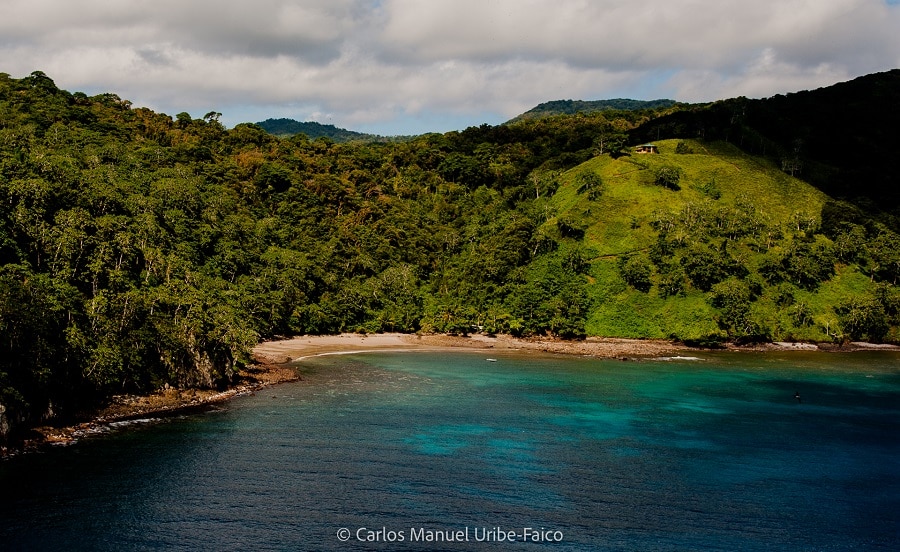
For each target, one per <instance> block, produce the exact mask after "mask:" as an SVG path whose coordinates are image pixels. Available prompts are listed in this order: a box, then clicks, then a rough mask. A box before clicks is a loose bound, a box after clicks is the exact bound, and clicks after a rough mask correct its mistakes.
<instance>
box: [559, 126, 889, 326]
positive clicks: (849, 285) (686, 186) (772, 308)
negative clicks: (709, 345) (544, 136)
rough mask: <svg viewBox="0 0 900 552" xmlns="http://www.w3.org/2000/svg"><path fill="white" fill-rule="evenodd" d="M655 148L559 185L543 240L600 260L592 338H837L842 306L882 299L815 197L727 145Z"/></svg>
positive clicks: (593, 281) (573, 174) (605, 160)
mask: <svg viewBox="0 0 900 552" xmlns="http://www.w3.org/2000/svg"><path fill="white" fill-rule="evenodd" d="M656 145H657V146H658V150H659V154H631V155H625V156H622V157H618V158H616V159H614V158H612V157H610V156H599V157H596V158H594V159H591V160H590V161H588V162H586V163H584V164H582V165H580V166H578V167H576V168H574V169H572V170H570V171H568V172H567V173H565V174H564V175H562V176H561V178H560V182H561V186H560V188H559V189H558V191H557V193H556V195H555V196H554V198H553V203H554V206H555V207H556V212H557V216H556V217H555V218H553V219H550V220H548V221H547V222H546V223H545V231H552V230H556V231H559V230H558V229H559V228H564V229H569V228H571V229H574V230H573V231H574V232H576V233H577V234H578V235H581V233H582V232H583V243H584V245H585V246H587V247H588V248H589V250H590V251H592V254H593V258H592V261H591V265H592V266H591V273H590V283H589V286H588V294H589V296H590V298H591V303H592V305H593V308H592V309H591V312H590V314H589V316H588V319H587V321H586V324H585V330H586V332H587V333H588V334H589V335H605V336H625V337H655V338H677V339H682V340H687V341H697V342H704V341H710V340H712V341H716V340H724V339H733V340H738V341H740V340H757V339H760V340H764V339H776V340H779V339H795V340H830V339H833V338H834V337H835V335H834V332H835V329H836V327H837V326H838V323H837V315H836V313H835V310H834V306H835V305H842V304H844V303H848V302H850V301H851V300H852V299H853V298H855V297H856V298H858V297H870V296H871V297H874V296H875V294H876V293H877V292H878V289H879V288H878V285H876V283H875V282H874V280H873V279H871V278H870V277H869V276H866V275H863V274H862V273H861V269H860V265H859V264H858V263H852V262H841V261H842V260H845V261H846V260H847V259H842V258H841V256H840V255H839V254H838V252H836V244H835V240H833V239H830V238H829V237H827V236H826V235H825V232H824V230H823V229H822V224H821V213H822V209H823V206H824V205H825V204H826V202H828V201H829V198H828V197H827V196H826V195H825V194H823V193H822V192H820V191H819V190H817V189H816V188H814V187H812V186H810V185H809V184H806V183H805V182H803V181H801V180H799V179H796V178H793V177H791V176H789V175H788V174H786V173H784V172H783V171H781V170H779V168H777V167H775V166H773V165H771V164H770V163H768V162H767V161H764V160H760V159H759V158H755V157H752V156H749V155H747V154H745V153H743V152H741V151H740V150H738V149H737V148H734V147H732V146H730V145H728V144H725V143H701V142H692V141H677V140H663V141H660V142H657V143H656ZM676 152H678V153H676ZM672 174H674V175H675V177H674V178H673V177H671V176H669V177H668V178H667V177H666V175H672ZM673 180H675V181H673Z"/></svg>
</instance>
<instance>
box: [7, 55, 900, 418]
mask: <svg viewBox="0 0 900 552" xmlns="http://www.w3.org/2000/svg"><path fill="white" fill-rule="evenodd" d="M661 113H662V112H660V111H654V110H645V111H604V112H600V113H593V114H579V115H574V116H552V117H546V118H540V119H535V120H526V121H522V122H518V123H514V124H508V125H503V126H498V127H491V126H488V125H483V126H481V127H473V128H470V129H467V130H465V131H462V132H451V133H446V134H429V135H424V136H420V137H416V138H414V139H411V140H409V141H405V142H400V143H348V144H337V143H335V142H333V141H331V140H328V139H319V140H314V141H311V140H309V139H308V138H306V137H305V136H297V137H293V138H288V139H282V138H277V137H275V136H272V135H271V134H269V133H267V132H265V131H264V130H263V129H262V128H261V127H259V126H257V125H253V124H243V125H238V126H237V127H235V128H234V129H230V130H229V129H226V128H224V127H223V125H221V124H220V123H219V122H218V117H219V114H217V113H215V112H211V113H209V114H207V116H205V117H204V118H202V119H192V118H191V117H190V116H189V115H188V114H186V113H181V114H178V115H176V116H175V117H174V118H173V117H170V116H168V115H165V114H161V113H154V112H152V111H150V110H148V109H145V108H134V107H133V106H132V105H131V104H130V102H128V101H127V100H124V99H121V98H119V97H118V96H116V95H114V94H101V95H98V96H93V97H88V96H86V95H85V94H81V93H70V92H67V91H64V90H60V89H58V88H57V87H56V85H55V84H54V83H53V81H52V80H51V79H50V78H49V77H47V76H46V75H44V74H42V73H33V74H32V75H31V76H29V77H27V78H23V79H13V78H10V77H9V76H8V75H5V74H0V405H2V406H0V426H2V427H0V433H5V432H6V431H7V430H8V429H9V427H10V424H12V425H16V424H19V423H21V422H25V421H31V422H34V421H39V420H40V419H42V418H46V417H50V416H57V417H59V416H63V417H64V416H68V415H73V414H74V413H76V412H78V411H79V409H81V408H85V407H88V406H90V405H93V404H96V402H98V401H102V400H103V398H104V397H107V396H109V395H110V394H113V393H121V392H140V391H148V390H152V389H155V388H158V387H160V386H163V385H165V384H169V385H174V386H181V387H189V386H201V387H202V386H221V385H225V384H227V383H228V382H229V381H230V379H231V378H232V376H233V373H234V370H235V368H236V366H238V365H239V364H240V363H244V362H247V360H248V353H249V350H250V348H251V347H252V346H253V345H254V344H255V343H257V342H258V341H259V340H260V339H265V338H271V337H275V336H279V335H291V334H315V333H333V332H341V331H364V332H379V331H403V332H417V331H422V332H455V333H469V332H476V331H479V332H488V333H492V332H505V333H511V334H515V335H546V334H550V335H555V336H559V337H563V338H578V337H582V336H585V335H609V336H637V337H667V338H672V339H681V340H685V341H688V342H696V343H708V344H714V343H716V342H721V341H723V340H728V339H731V340H738V341H751V340H767V339H811V340H835V341H841V340H845V339H870V340H874V341H881V340H894V341H896V340H897V339H898V337H900V334H898V333H897V327H896V326H897V324H898V318H897V317H898V305H900V300H898V293H897V290H896V287H895V284H896V283H897V278H898V276H900V256H898V252H897V248H896V243H897V234H896V233H895V229H892V228H891V227H890V225H885V223H884V222H882V221H881V220H880V219H874V218H872V217H870V216H869V214H868V213H867V212H865V211H863V210H856V211H849V210H848V209H846V208H844V207H843V206H842V204H839V203H836V202H834V201H833V200H832V199H831V198H829V197H828V196H826V195H825V194H824V193H822V192H820V191H817V190H816V189H814V188H812V187H811V186H809V185H808V184H806V183H805V182H803V181H801V180H799V179H797V178H795V177H791V176H790V174H788V173H786V172H785V171H784V170H782V169H783V167H781V166H777V165H773V164H772V163H770V162H768V161H765V160H764V159H761V158H756V157H750V156H749V155H747V154H745V153H742V152H740V151H739V150H737V149H735V148H733V147H732V146H730V145H729V144H726V143H722V142H716V141H692V140H684V141H660V142H659V148H660V152H661V153H660V154H658V155H632V154H630V153H629V152H630V151H631V147H630V144H629V143H628V133H629V132H631V133H635V134H634V135H635V136H638V135H640V133H641V132H643V131H642V130H641V129H642V128H646V125H651V124H653V122H654V121H657V120H659V119H658V117H659V115H660V114H661ZM662 138H666V136H662ZM795 176H796V175H795ZM801 176H802V175H801ZM848 213H851V215H852V216H849V215H848Z"/></svg>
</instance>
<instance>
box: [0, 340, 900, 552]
mask: <svg viewBox="0 0 900 552" xmlns="http://www.w3.org/2000/svg"><path fill="white" fill-rule="evenodd" d="M489 356H490V357H491V358H488V357H489ZM297 369H298V371H299V373H300V375H301V377H302V379H301V381H298V382H296V383H290V384H283V385H280V386H275V387H270V388H267V389H263V390H261V391H259V392H257V393H255V394H253V395H248V396H243V397H238V398H236V399H234V400H232V401H229V402H228V403H225V404H223V405H220V406H218V407H216V408H214V409H211V410H210V411H207V412H203V413H196V414H190V415H184V416H177V417H173V418H168V419H164V420H154V419H149V420H143V421H138V422H133V423H129V424H119V425H118V426H116V427H112V428H110V430H109V431H108V432H106V433H104V434H102V435H97V436H92V437H90V438H85V439H82V440H81V441H79V442H78V443H76V444H74V445H71V446H66V447H54V448H50V449H48V450H46V451H44V452H41V453H36V454H28V455H23V456H18V457H14V458H11V459H8V460H6V461H3V462H0V543H2V544H0V548H2V549H4V550H101V551H102V550H116V551H119V550H217V551H218V550H279V551H280V550H531V551H541V550H548V551H549V550H553V551H561V550H600V551H605V550H610V551H652V550H660V551H663V550H664V551H673V550H679V551H680V550H721V551H734V550H742V551H743V550H746V551H755V550H760V551H762V550H766V551H773V550H791V551H813V550H867V551H868V550H897V549H900V355H898V354H896V353H885V352H872V353H865V352H859V353H847V354H841V353H806V352H794V351H791V352H784V353H735V352H727V353H724V352H723V353H700V354H698V355H697V356H696V357H672V358H662V359H654V360H643V361H631V362H623V361H617V360H602V359H593V358H581V357H572V356H561V355H550V354H535V353H532V352H529V353H527V354H526V353H522V352H499V351H498V352H486V351H460V352H444V353H435V352H402V353H399V352H380V353H360V354H347V355H332V356H325V357H317V358H314V359H307V360H305V361H303V362H301V363H299V364H298V368H297Z"/></svg>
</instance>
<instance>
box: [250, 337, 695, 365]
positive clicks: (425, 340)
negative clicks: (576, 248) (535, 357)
mask: <svg viewBox="0 0 900 552" xmlns="http://www.w3.org/2000/svg"><path fill="white" fill-rule="evenodd" d="M461 348H462V349H465V348H468V349H486V350H489V349H493V350H505V351H543V352H548V353H559V354H571V355H584V356H595V357H598V358H619V359H623V360H625V359H628V358H632V357H634V358H646V357H655V356H663V355H671V354H676V353H678V352H684V351H687V350H689V349H688V348H687V347H684V346H681V345H678V344H675V343H672V342H670V341H663V340H650V339H647V340H644V339H615V338H588V339H585V340H583V341H567V340H556V339H547V338H544V339H539V338H530V339H520V338H514V337H510V336H505V335H499V336H493V337H489V336H486V335H480V334H476V335H471V336H468V337H462V336H451V335H438V334H428V335H413V334H399V333H385V334H369V335H363V334H340V335H327V336H300V337H295V338H291V339H284V340H279V341H266V342H263V343H260V344H259V345H257V346H256V348H254V349H253V355H254V358H255V359H256V361H257V362H259V363H260V364H262V365H271V364H284V363H288V362H292V361H296V360H300V359H303V358H306V357H310V356H316V355H322V354H330V353H338V352H361V351H380V350H398V351H399V350H445V349H461Z"/></svg>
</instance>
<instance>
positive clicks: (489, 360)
mask: <svg viewBox="0 0 900 552" xmlns="http://www.w3.org/2000/svg"><path fill="white" fill-rule="evenodd" d="M484 360H486V361H488V362H497V359H496V358H486V359H484Z"/></svg>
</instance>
